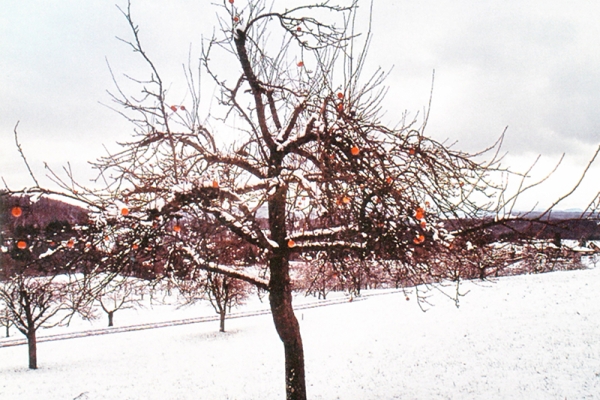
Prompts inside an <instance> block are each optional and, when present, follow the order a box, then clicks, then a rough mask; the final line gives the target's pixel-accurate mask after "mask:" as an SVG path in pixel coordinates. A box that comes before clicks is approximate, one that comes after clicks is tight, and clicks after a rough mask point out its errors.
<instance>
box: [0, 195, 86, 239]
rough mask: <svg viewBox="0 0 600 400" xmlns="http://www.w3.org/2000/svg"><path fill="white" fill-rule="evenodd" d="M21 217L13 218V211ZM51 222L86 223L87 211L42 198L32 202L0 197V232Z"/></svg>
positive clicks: (23, 197)
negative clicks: (18, 211) (19, 213)
mask: <svg viewBox="0 0 600 400" xmlns="http://www.w3.org/2000/svg"><path fill="white" fill-rule="evenodd" d="M15 207H19V209H20V211H21V215H20V216H18V217H15V216H14V215H13V209H14V208H15ZM53 221H67V222H68V223H69V224H71V225H75V224H77V223H82V222H85V221H87V211H86V210H85V209H83V208H81V207H77V206H74V205H72V204H68V203H65V202H62V201H59V200H53V199H49V198H42V199H40V200H38V201H37V202H32V201H31V199H30V198H29V197H27V196H21V197H17V196H0V230H1V231H5V230H10V231H12V230H14V228H15V227H17V226H25V225H34V226H35V225H37V226H38V227H43V226H46V225H48V224H49V223H50V222H53Z"/></svg>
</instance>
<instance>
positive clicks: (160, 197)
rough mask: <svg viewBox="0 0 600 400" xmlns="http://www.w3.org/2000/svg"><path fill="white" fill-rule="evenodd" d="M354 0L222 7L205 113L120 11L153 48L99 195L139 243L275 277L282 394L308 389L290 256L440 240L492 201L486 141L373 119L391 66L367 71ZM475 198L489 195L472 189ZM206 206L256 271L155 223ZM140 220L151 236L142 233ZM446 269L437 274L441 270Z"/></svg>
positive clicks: (369, 254) (119, 99) (405, 247)
mask: <svg viewBox="0 0 600 400" xmlns="http://www.w3.org/2000/svg"><path fill="white" fill-rule="evenodd" d="M356 11H357V6H356V4H355V3H353V4H351V5H350V6H347V7H341V6H334V5H331V4H329V3H321V4H314V5H310V6H300V7H296V8H293V9H289V10H286V11H283V12H275V11H271V10H268V9H266V8H265V2H263V1H260V0H259V1H252V2H250V3H249V5H248V6H246V7H244V8H237V6H236V5H235V4H233V2H231V3H226V4H225V5H223V12H224V14H223V15H224V17H223V18H222V19H220V20H219V23H220V28H221V32H220V34H221V36H220V37H214V38H212V39H211V40H209V41H208V42H207V43H206V45H205V47H204V49H203V57H202V60H201V62H202V67H203V68H204V71H206V72H207V73H208V75H209V76H210V77H212V78H213V81H214V83H215V84H216V85H217V86H218V88H219V90H220V94H219V97H218V99H219V104H220V106H221V107H222V108H223V109H224V111H223V113H222V119H218V118H216V117H215V118H214V120H212V123H211V122H210V118H209V120H203V119H201V118H200V116H199V114H198V110H199V94H198V93H199V92H198V89H197V88H196V87H195V86H194V79H193V75H192V74H191V73H188V82H189V83H190V88H191V90H190V95H191V98H192V104H191V105H188V106H186V105H180V104H177V103H174V102H173V101H169V100H168V99H167V95H166V89H165V87H164V85H163V81H162V78H161V75H160V74H159V72H158V71H157V70H156V68H155V65H154V64H153V63H152V61H151V59H150V57H149V56H148V54H147V53H146V52H145V51H144V49H143V47H142V44H141V41H140V34H139V30H138V27H137V26H136V25H135V23H134V22H133V21H132V18H131V13H130V10H129V9H128V10H126V11H125V12H124V15H125V16H126V18H127V20H128V22H129V24H130V26H131V27H132V30H133V40H132V41H128V43H129V45H130V46H131V47H132V49H133V50H134V51H135V52H137V53H139V54H140V55H141V57H142V58H144V59H145V60H146V62H147V64H148V67H149V69H150V78H149V79H147V80H144V81H141V80H140V81H139V84H140V86H141V94H142V96H141V97H140V96H132V95H128V94H125V93H124V92H122V91H121V90H118V91H117V92H116V93H115V94H114V96H113V100H114V101H115V102H116V103H117V104H118V105H120V106H122V107H123V113H125V114H126V115H127V116H128V118H129V119H130V121H131V122H132V123H133V124H134V125H135V126H136V135H135V137H134V138H133V140H132V141H131V142H129V143H127V144H125V145H124V146H123V148H122V150H121V151H119V152H117V153H113V154H110V155H109V156H107V157H105V158H103V159H101V160H99V162H98V163H97V164H96V167H97V168H98V169H99V171H100V173H101V176H102V177H103V178H104V179H106V180H107V181H109V190H108V191H107V193H110V195H111V196H112V199H111V198H110V196H107V197H106V199H107V203H110V202H112V203H113V204H122V206H116V207H117V210H116V212H115V211H113V215H114V214H115V213H116V214H119V211H118V210H119V208H120V210H121V212H120V214H121V215H120V216H118V215H117V218H116V219H115V221H116V222H115V223H116V226H117V227H118V228H114V229H116V230H119V231H120V232H127V231H129V232H136V233H135V234H132V241H135V240H142V241H144V243H143V244H142V243H140V246H139V248H142V247H143V248H144V249H147V251H151V250H150V249H151V248H152V246H150V247H148V243H147V242H148V241H153V242H156V244H157V245H158V244H159V243H158V242H160V246H165V245H167V243H170V246H172V248H174V249H178V250H177V251H171V252H170V253H169V254H172V255H173V256H174V257H175V256H177V257H184V258H185V257H187V258H188V259H190V260H195V261H196V265H198V266H202V268H204V269H207V270H210V272H212V273H220V274H222V275H224V276H228V277H232V278H237V279H241V280H244V281H246V282H248V283H250V284H253V285H255V286H257V287H258V288H260V289H264V290H268V291H269V300H270V305H271V310H272V314H273V320H274V323H275V328H276V330H277V332H278V334H279V337H280V339H281V341H282V342H283V344H284V351H285V370H286V381H285V387H286V393H287V397H288V398H290V399H304V398H306V387H305V373H304V350H303V346H302V339H301V336H300V329H299V325H298V321H297V319H296V317H295V315H294V311H293V308H292V284H291V280H290V264H289V261H290V258H291V257H294V256H300V255H307V254H313V253H316V252H326V253H328V254H333V255H335V256H336V257H341V258H347V259H350V258H355V259H360V260H363V261H366V260H370V259H377V258H379V257H380V256H381V255H382V254H412V253H413V252H415V251H416V250H415V249H416V248H419V249H424V248H427V247H429V246H439V245H444V244H445V243H446V241H447V237H449V232H448V231H447V230H446V229H445V228H444V227H443V222H441V219H442V218H448V217H451V216H455V217H458V216H468V217H474V216H477V215H479V213H481V212H482V210H486V207H487V208H490V209H491V208H493V207H494V206H495V204H494V201H493V200H492V196H493V195H494V192H495V191H497V190H500V189H501V187H499V186H495V185H493V184H492V181H491V179H490V177H489V174H490V173H491V172H493V171H496V170H497V165H496V161H497V160H496V159H495V158H494V153H493V152H492V157H491V160H488V161H487V162H486V163H479V162H476V161H475V159H474V158H473V157H472V156H470V155H468V154H465V153H462V152H460V151H456V150H453V149H451V148H448V147H446V146H444V145H443V144H440V143H438V142H436V141H435V140H432V139H430V138H428V137H426V136H425V135H424V128H425V124H423V125H421V126H416V122H415V121H407V120H404V121H402V123H401V124H400V125H399V126H397V127H388V126H385V125H383V124H382V123H381V121H380V119H379V116H380V107H381V101H382V99H383V95H384V93H385V88H384V87H383V86H382V84H383V80H384V77H385V74H384V73H383V72H382V71H376V72H375V74H374V75H372V76H370V77H369V78H368V79H366V80H364V81H362V80H361V79H360V75H361V71H362V70H363V68H364V65H365V62H366V47H367V46H368V42H369V40H370V33H368V35H367V39H366V44H365V46H364V47H363V49H361V50H357V48H358V43H357V41H356V34H355V32H354V31H353V23H352V21H353V18H354V17H355V13H356ZM332 16H333V17H332ZM322 18H334V19H337V20H333V21H328V22H323V21H324V20H323V19H322ZM275 38H277V42H276V43H274V42H273V40H275ZM281 38H283V42H279V40H281ZM355 46H357V47H355ZM217 57H218V58H219V62H220V63H227V62H228V61H227V59H228V58H229V59H231V60H233V61H235V62H236V63H237V65H238V68H237V71H236V72H235V75H232V76H231V77H230V76H227V77H225V76H224V75H226V73H220V72H217V69H216V67H215V66H214V65H212V64H211V60H214V59H216V58H217ZM229 122H231V124H230V125H234V122H235V126H237V129H236V134H237V135H238V136H236V140H235V142H234V143H229V144H226V143H222V142H219V140H218V137H219V134H218V133H217V131H218V130H219V129H229V128H227V124H228V123H229ZM216 130H217V131H216ZM111 177H112V180H110V179H111ZM477 196H479V198H481V199H483V200H484V201H485V200H488V201H487V203H484V204H483V206H482V205H480V204H479V203H476V201H475V199H476V197H477ZM262 210H265V211H264V213H265V219H266V222H265V224H264V226H263V225H262V221H261V220H260V218H259V217H258V215H259V214H260V213H261V211H262ZM199 214H202V215H205V216H206V217H205V220H206V221H208V222H209V223H211V224H214V225H216V226H219V227H222V228H225V229H227V230H228V231H229V232H231V233H232V234H234V235H235V236H237V237H238V238H239V239H240V240H242V241H243V242H245V243H247V244H248V245H251V246H254V247H256V248H257V249H259V250H260V254H261V256H262V257H263V259H264V260H265V267H266V270H267V273H266V275H265V277H264V278H263V277H262V276H261V275H260V273H258V272H257V271H256V270H250V271H248V272H244V271H242V272H240V271H237V270H234V269H232V268H228V267H227V266H225V265H222V264H218V263H209V262H208V263H207V262H205V260H204V259H201V257H200V256H199V255H198V253H197V252H196V251H195V250H194V249H193V248H192V247H190V246H185V244H183V243H180V244H177V243H178V241H177V240H170V239H169V240H166V239H165V235H163V234H162V233H160V232H163V231H161V230H160V228H161V227H167V226H169V224H170V225H172V224H173V223H174V222H173V221H176V220H177V219H179V218H189V216H194V215H199ZM152 226H154V227H152ZM152 229H154V231H152ZM142 231H143V232H144V234H145V235H146V236H144V239H139V237H140V236H139V234H140V233H141V232H142ZM164 232H165V234H166V235H169V236H170V235H172V233H166V232H167V231H166V230H165V231H164ZM121 234H122V233H121ZM148 238H151V239H148ZM130 249H131V247H129V248H128V249H127V250H124V251H131V250H130ZM145 251H146V250H145ZM422 251H424V250H422ZM113 252H114V251H113ZM186 253H187V254H186ZM363 265H367V264H363ZM343 272H344V271H343ZM345 272H347V271H345ZM438 272H440V271H438ZM423 273H426V271H424V272H423ZM439 275H440V276H436V279H442V278H444V276H443V273H440V274H439Z"/></svg>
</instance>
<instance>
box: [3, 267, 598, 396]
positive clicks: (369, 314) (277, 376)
mask: <svg viewBox="0 0 600 400" xmlns="http://www.w3.org/2000/svg"><path fill="white" fill-rule="evenodd" d="M463 290H468V291H469V293H468V295H467V296H466V297H464V298H462V299H461V304H460V308H458V309H457V308H455V307H454V305H453V303H451V302H450V301H449V300H447V299H446V298H445V297H444V296H443V295H442V294H440V293H437V294H436V293H433V294H432V297H431V301H432V302H433V303H434V306H433V307H431V308H430V310H429V311H428V312H426V313H423V312H421V311H420V309H419V307H418V306H417V305H416V303H415V301H414V298H411V299H410V301H406V299H405V295H403V294H387V295H382V296H373V297H369V298H367V299H366V300H364V301H354V302H351V303H350V302H347V303H343V304H339V305H333V306H328V307H322V308H312V309H305V310H299V311H298V312H297V315H298V318H299V319H300V323H301V329H302V335H303V339H304V346H305V356H306V370H307V386H308V396H309V398H311V399H323V400H330V399H594V398H596V399H600V294H599V291H600V268H595V269H590V270H584V271H572V272H555V273H549V274H543V275H528V276H514V277H507V278H502V279H500V280H498V281H497V282H496V283H489V282H488V283H466V284H465V285H464V286H463ZM411 297H413V296H411ZM257 304H258V305H260V303H257V302H253V303H252V304H250V305H249V306H248V308H253V307H254V308H256V307H258V306H257ZM265 306H266V305H262V307H263V308H264V307H265ZM159 308H160V307H159ZM167 310H168V309H167V308H166V306H162V308H160V309H159V310H156V309H155V310H152V309H144V310H141V311H137V312H136V311H131V310H129V311H123V312H117V313H116V314H115V323H116V325H123V324H125V323H126V322H127V323H133V322H135V323H137V322H143V321H150V320H153V319H156V318H159V319H163V318H165V317H168V316H169V315H171V316H172V317H173V318H180V317H182V316H183V314H186V316H191V315H198V314H206V313H208V312H209V311H210V310H209V309H207V308H206V307H204V306H202V307H198V308H197V309H196V308H194V307H192V308H188V309H185V310H177V311H173V309H172V307H171V308H170V309H169V310H171V311H170V313H169V312H166V311H167ZM243 310H244V308H243V307H242V308H240V309H238V310H237V311H243ZM134 317H135V318H134ZM134 319H135V321H134ZM125 320H127V321H125ZM104 323H105V321H104V320H102V321H98V322H96V325H97V326H101V325H103V324H104ZM98 324H99V325H98ZM88 328H89V326H88ZM227 328H228V330H229V332H227V333H224V334H220V333H218V332H217V330H218V322H217V321H215V322H208V323H200V324H193V325H184V326H176V327H167V328H160V329H153V330H144V331H137V332H129V333H119V334H111V335H103V336H94V337H88V338H79V339H70V340H64V341H55V342H44V343H40V344H39V345H38V363H39V366H40V368H39V369H38V370H35V371H33V370H28V369H27V348H26V346H16V347H5V348H2V347H0V399H46V400H53V399H61V400H64V399H69V400H70V399H75V398H77V399H90V400H92V399H111V400H118V399H145V400H151V399H157V400H158V399H160V400H165V399H182V400H183V399H240V400H241V399H283V398H284V397H285V396H284V388H283V347H282V345H281V344H280V342H279V339H278V337H277V335H276V333H275V329H274V327H273V324H272V321H271V318H270V316H268V315H264V316H256V317H250V318H241V319H232V320H229V321H227ZM69 329H74V328H69ZM53 331H54V330H49V331H47V333H54V332H58V331H54V332H53ZM41 333H46V332H41ZM13 335H15V336H16V335H17V333H16V331H15V330H14V328H13ZM19 335H20V334H19ZM0 343H1V342H0Z"/></svg>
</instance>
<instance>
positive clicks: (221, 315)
mask: <svg viewBox="0 0 600 400" xmlns="http://www.w3.org/2000/svg"><path fill="white" fill-rule="evenodd" d="M225 315H226V312H225V309H223V310H222V311H221V312H219V318H220V325H219V332H225Z"/></svg>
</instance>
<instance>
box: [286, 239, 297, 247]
mask: <svg viewBox="0 0 600 400" xmlns="http://www.w3.org/2000/svg"><path fill="white" fill-rule="evenodd" d="M288 247H289V248H290V249H291V248H292V247H296V242H294V241H293V240H292V239H290V240H288Z"/></svg>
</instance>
